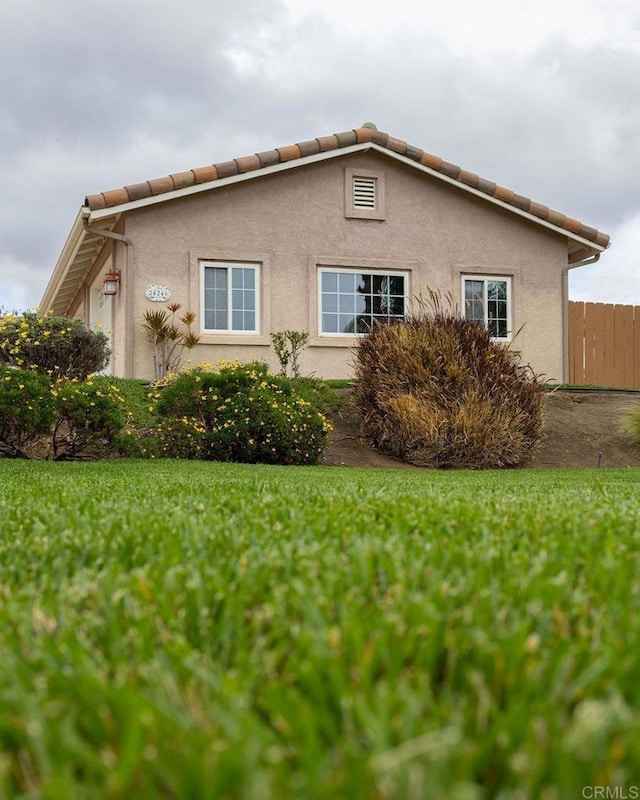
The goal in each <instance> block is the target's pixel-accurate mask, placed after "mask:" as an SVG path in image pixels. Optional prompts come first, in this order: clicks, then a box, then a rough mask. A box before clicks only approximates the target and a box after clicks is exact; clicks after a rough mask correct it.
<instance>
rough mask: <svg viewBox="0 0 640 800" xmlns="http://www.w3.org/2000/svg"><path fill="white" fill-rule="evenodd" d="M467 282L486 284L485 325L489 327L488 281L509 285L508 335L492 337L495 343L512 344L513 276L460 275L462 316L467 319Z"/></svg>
mask: <svg viewBox="0 0 640 800" xmlns="http://www.w3.org/2000/svg"><path fill="white" fill-rule="evenodd" d="M465 281H482V283H483V284H484V288H483V302H484V304H485V308H484V317H485V320H484V321H485V325H488V320H487V310H486V295H487V282H488V281H503V282H504V283H506V284H507V335H506V336H492V337H491V339H492V340H493V341H494V342H510V341H511V340H512V338H513V303H512V300H511V297H512V293H511V284H512V281H513V276H512V275H486V274H484V273H478V272H463V273H462V274H461V275H460V298H461V299H460V307H461V310H462V316H463V317H464V318H465V319H466V309H465V303H466V293H465V286H464V284H465Z"/></svg>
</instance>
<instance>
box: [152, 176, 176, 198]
mask: <svg viewBox="0 0 640 800" xmlns="http://www.w3.org/2000/svg"><path fill="white" fill-rule="evenodd" d="M149 188H150V189H151V194H152V195H156V194H164V193H165V192H172V191H173V190H174V185H173V181H172V180H171V178H170V177H169V176H168V175H167V176H165V177H164V178H152V179H151V180H150V181H149Z"/></svg>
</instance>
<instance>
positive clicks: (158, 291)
mask: <svg viewBox="0 0 640 800" xmlns="http://www.w3.org/2000/svg"><path fill="white" fill-rule="evenodd" d="M144 296H145V297H146V298H147V300H151V302H152V303H164V302H166V301H167V300H168V299H169V298H170V297H171V290H170V289H169V287H168V286H164V285H163V284H162V283H152V284H151V286H149V287H147V290H146V291H145V293H144Z"/></svg>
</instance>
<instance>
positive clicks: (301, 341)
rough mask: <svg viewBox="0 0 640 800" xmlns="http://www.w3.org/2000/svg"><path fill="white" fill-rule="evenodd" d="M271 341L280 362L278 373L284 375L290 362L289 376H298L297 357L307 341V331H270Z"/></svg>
mask: <svg viewBox="0 0 640 800" xmlns="http://www.w3.org/2000/svg"><path fill="white" fill-rule="evenodd" d="M271 341H272V342H273V349H274V350H275V351H276V356H277V357H278V361H279V362H280V374H281V375H282V376H284V377H286V375H287V367H288V365H289V364H291V376H292V377H293V378H299V377H300V365H299V364H298V358H299V357H300V353H301V352H302V350H303V349H304V348H305V346H306V344H307V342H308V341H309V333H308V332H307V331H282V332H278V333H272V334H271Z"/></svg>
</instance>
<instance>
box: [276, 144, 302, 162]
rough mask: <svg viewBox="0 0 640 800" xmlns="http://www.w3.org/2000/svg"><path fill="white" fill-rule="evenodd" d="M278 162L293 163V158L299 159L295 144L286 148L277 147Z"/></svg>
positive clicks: (298, 150)
mask: <svg viewBox="0 0 640 800" xmlns="http://www.w3.org/2000/svg"><path fill="white" fill-rule="evenodd" d="M278 152H279V153H280V161H293V159H294V158H300V148H299V147H298V145H297V144H290V145H287V147H279V148H278Z"/></svg>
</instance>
